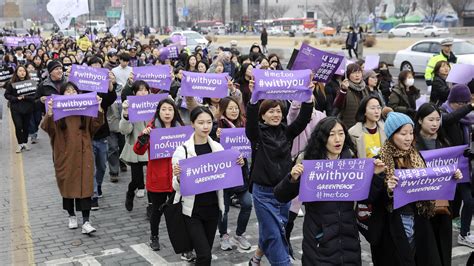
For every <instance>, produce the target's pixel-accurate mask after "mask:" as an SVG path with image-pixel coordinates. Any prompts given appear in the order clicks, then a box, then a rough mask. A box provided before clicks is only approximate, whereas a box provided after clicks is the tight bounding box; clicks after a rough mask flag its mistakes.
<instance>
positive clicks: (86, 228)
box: [82, 222, 96, 234]
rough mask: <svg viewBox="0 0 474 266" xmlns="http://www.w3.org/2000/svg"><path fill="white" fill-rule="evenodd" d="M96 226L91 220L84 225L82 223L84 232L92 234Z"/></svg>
mask: <svg viewBox="0 0 474 266" xmlns="http://www.w3.org/2000/svg"><path fill="white" fill-rule="evenodd" d="M95 231H96V230H95V228H94V227H92V225H91V223H89V222H85V223H84V224H83V225H82V233H83V234H90V233H92V232H95Z"/></svg>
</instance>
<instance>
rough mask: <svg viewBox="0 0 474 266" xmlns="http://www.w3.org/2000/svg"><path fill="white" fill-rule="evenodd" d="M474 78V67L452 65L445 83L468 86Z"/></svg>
mask: <svg viewBox="0 0 474 266" xmlns="http://www.w3.org/2000/svg"><path fill="white" fill-rule="evenodd" d="M473 77H474V66H473V65H465V64H454V65H452V68H451V70H450V71H449V74H448V77H447V78H446V81H447V82H452V83H460V84H468V83H469V82H471V80H472V79H473Z"/></svg>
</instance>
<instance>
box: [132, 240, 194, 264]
mask: <svg viewBox="0 0 474 266" xmlns="http://www.w3.org/2000/svg"><path fill="white" fill-rule="evenodd" d="M130 247H131V248H132V249H133V250H135V252H137V253H138V255H140V256H142V257H143V258H144V259H146V260H147V261H148V262H149V263H151V265H187V264H186V263H184V262H173V263H169V262H168V261H167V260H165V259H164V258H163V257H161V256H160V255H158V253H156V252H155V251H153V250H151V249H150V247H149V246H148V245H147V244H145V243H142V244H138V245H132V246H130Z"/></svg>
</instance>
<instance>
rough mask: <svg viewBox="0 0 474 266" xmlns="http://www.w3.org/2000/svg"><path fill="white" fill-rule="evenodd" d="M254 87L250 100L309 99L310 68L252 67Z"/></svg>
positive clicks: (301, 100) (310, 92)
mask: <svg viewBox="0 0 474 266" xmlns="http://www.w3.org/2000/svg"><path fill="white" fill-rule="evenodd" d="M253 76H254V78H255V87H254V89H253V93H252V101H253V102H256V101H258V100H261V99H275V100H296V101H300V102H306V101H308V100H309V99H311V95H312V91H311V89H310V88H309V83H310V82H311V70H309V69H306V70H293V71H290V70H266V69H265V70H263V69H254V70H253Z"/></svg>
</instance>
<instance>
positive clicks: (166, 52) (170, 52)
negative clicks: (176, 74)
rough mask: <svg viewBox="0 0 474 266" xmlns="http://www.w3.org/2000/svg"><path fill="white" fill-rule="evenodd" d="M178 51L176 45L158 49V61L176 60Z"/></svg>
mask: <svg viewBox="0 0 474 266" xmlns="http://www.w3.org/2000/svg"><path fill="white" fill-rule="evenodd" d="M178 54H179V49H178V46H176V45H168V46H166V47H163V48H161V49H160V59H161V60H166V59H175V58H178Z"/></svg>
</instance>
